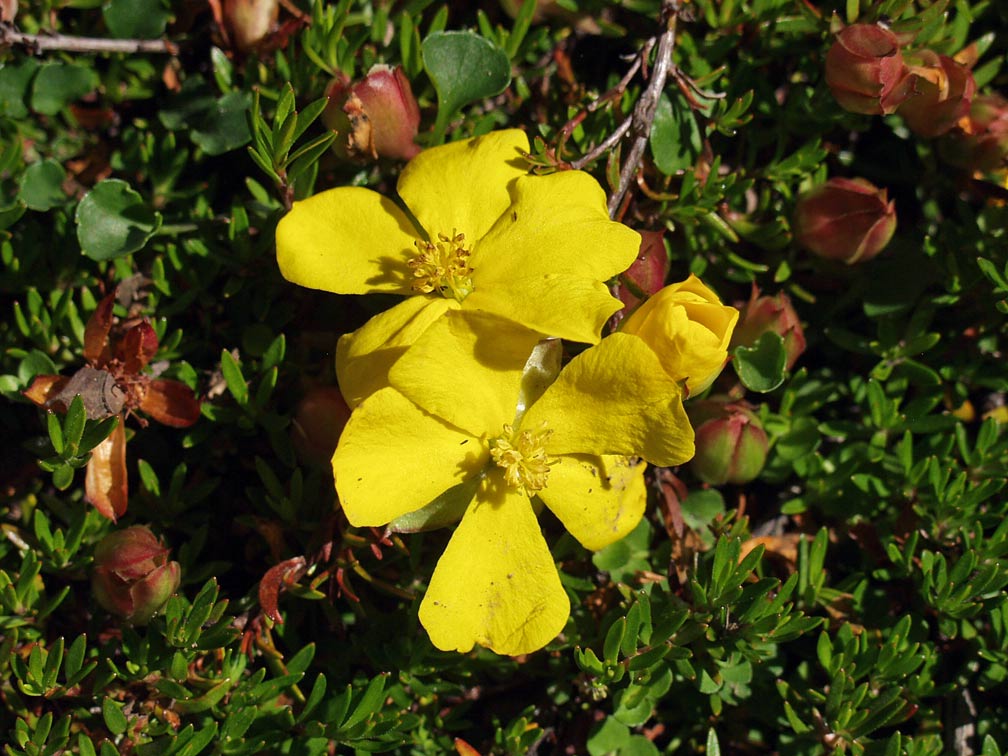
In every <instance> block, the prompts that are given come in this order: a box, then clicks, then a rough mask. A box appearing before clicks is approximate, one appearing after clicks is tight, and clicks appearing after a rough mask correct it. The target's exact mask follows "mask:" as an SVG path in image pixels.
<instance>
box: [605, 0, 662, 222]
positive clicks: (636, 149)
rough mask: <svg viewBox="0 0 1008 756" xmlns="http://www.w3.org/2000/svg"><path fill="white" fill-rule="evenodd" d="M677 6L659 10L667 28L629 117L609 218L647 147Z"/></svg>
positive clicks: (631, 179) (659, 94)
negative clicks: (626, 148)
mask: <svg viewBox="0 0 1008 756" xmlns="http://www.w3.org/2000/svg"><path fill="white" fill-rule="evenodd" d="M678 9H679V3H678V2H677V0H670V1H669V2H666V3H665V5H664V7H663V9H662V10H663V12H665V13H666V14H667V21H666V27H665V31H664V33H662V35H661V38H660V39H659V40H658V52H657V54H656V56H655V64H654V68H653V69H652V71H651V81H650V82H649V83H648V87H647V89H646V90H644V92H643V93H642V94H641V96H640V99H638V100H637V104H636V105H635V106H634V110H633V116H632V118H633V125H632V130H633V132H634V141H633V145H632V146H631V147H630V153H629V155H627V158H626V161H625V162H624V163H623V168H622V169H621V170H620V177H619V186H618V187H617V188H616V191H615V192H613V194H612V196H611V197H610V198H609V217H611V218H615V217H616V214H617V211H618V210H619V208H620V206H621V205H622V204H623V198H624V197H625V196H626V193H627V190H628V189H629V188H630V182H631V181H633V177H634V175H635V174H636V173H637V170H638V169H639V168H640V163H641V160H642V159H643V157H644V150H645V149H647V144H648V139H649V138H650V136H651V124H652V123H654V117H655V111H656V110H657V108H658V100H659V98H660V97H661V94H662V91H663V90H664V89H665V79H666V78H667V77H668V73H669V69H670V68H671V67H672V48H673V47H675V33H676V11H677V10H678Z"/></svg>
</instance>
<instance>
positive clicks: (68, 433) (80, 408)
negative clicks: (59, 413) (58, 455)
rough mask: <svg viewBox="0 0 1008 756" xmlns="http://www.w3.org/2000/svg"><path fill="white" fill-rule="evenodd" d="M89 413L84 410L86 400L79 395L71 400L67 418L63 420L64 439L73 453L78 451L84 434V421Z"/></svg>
mask: <svg viewBox="0 0 1008 756" xmlns="http://www.w3.org/2000/svg"><path fill="white" fill-rule="evenodd" d="M86 420H87V414H86V413H85V411H84V400H83V399H81V398H80V395H77V396H75V397H74V398H73V401H72V402H70V407H69V408H68V409H67V414H66V418H65V419H64V420H63V441H64V443H65V444H66V445H67V447H68V449H69V450H70V453H71V454H74V453H76V451H77V445H78V444H79V443H80V440H81V437H82V436H83V435H84V422H85V421H86Z"/></svg>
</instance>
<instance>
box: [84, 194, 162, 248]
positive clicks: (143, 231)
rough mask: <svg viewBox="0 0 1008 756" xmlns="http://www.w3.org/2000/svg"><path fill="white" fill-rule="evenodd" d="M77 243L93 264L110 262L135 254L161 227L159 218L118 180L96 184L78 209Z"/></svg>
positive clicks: (157, 214) (138, 196)
mask: <svg viewBox="0 0 1008 756" xmlns="http://www.w3.org/2000/svg"><path fill="white" fill-rule="evenodd" d="M75 221H76V223H77V240H78V241H79V242H80V245H81V250H82V251H83V252H84V254H85V255H87V256H88V257H90V258H91V259H92V260H112V259H114V258H116V257H122V256H123V255H128V254H129V253H130V252H136V251H137V250H138V249H141V248H142V247H143V246H144V244H146V243H147V241H148V239H150V238H151V237H152V236H153V235H154V234H155V233H156V232H157V230H158V229H159V228H160V227H161V214H160V213H156V212H154V211H153V210H151V209H150V208H148V207H147V206H146V205H145V204H144V202H143V199H142V198H141V197H140V195H139V194H137V193H136V192H135V191H133V189H132V188H130V185H129V184H127V183H126V182H125V181H121V180H119V179H105V180H104V181H100V182H98V183H97V184H95V186H94V188H93V189H92V190H91V191H90V192H88V193H87V194H85V195H84V199H82V200H81V201H80V204H79V205H77V214H76V217H75Z"/></svg>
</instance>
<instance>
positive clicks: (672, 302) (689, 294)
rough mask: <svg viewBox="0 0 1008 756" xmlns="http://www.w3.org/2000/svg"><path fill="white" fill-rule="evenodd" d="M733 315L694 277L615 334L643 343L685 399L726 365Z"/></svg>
mask: <svg viewBox="0 0 1008 756" xmlns="http://www.w3.org/2000/svg"><path fill="white" fill-rule="evenodd" d="M737 320H738V310H736V309H735V308H734V307H729V306H728V305H723V304H721V300H719V299H718V297H717V294H715V293H714V292H713V291H711V290H710V289H708V288H707V287H706V286H704V284H703V282H702V281H701V280H700V279H699V278H697V277H696V276H694V275H691V276H690V277H689V278H687V279H686V280H685V281H681V282H680V283H674V284H669V285H668V286H666V287H664V288H663V289H661V290H660V291H659V292H658V293H656V294H655V295H654V296H652V297H650V298H649V299H647V300H646V301H645V302H644V303H643V304H641V305H640V306H639V307H638V308H637V309H636V310H634V311H633V312H631V313H630V314H629V315H628V316H627V317H626V318H625V319H624V320H623V322H622V323H621V325H620V330H621V331H622V332H624V333H630V334H633V335H635V336H639V337H640V338H641V339H643V340H644V341H645V342H646V343H647V345H648V346H649V347H651V349H653V350H654V352H655V354H657V355H658V359H659V360H661V363H662V367H663V368H664V369H665V372H666V373H668V374H669V375H670V376H672V378H674V379H675V380H677V381H684V382H685V383H686V389H687V391H688V392H689V393H690V394H697V393H699V392H701V391H703V390H704V389H706V388H707V387H708V386H710V385H711V383H713V382H714V379H715V378H717V377H718V375H719V374H720V373H721V369H722V368H723V367H724V366H725V363H726V362H727V361H728V342H729V341H730V340H731V335H732V330H733V329H734V328H735V323H736V321H737Z"/></svg>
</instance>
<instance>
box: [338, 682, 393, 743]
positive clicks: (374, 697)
mask: <svg viewBox="0 0 1008 756" xmlns="http://www.w3.org/2000/svg"><path fill="white" fill-rule="evenodd" d="M385 680H386V676H385V675H378V677H375V678H373V679H372V680H371V682H369V683H368V686H367V688H365V689H364V693H363V694H362V695H361V697H360V700H359V701H358V702H357V707H356V708H355V709H354V710H353V713H352V714H351V715H350V716H349V717H347V720H346V721H345V722H344V723H343V724H342V729H344V730H349V729H350V728H351V727H354V726H356V725H359V724H360V723H361V722H363V721H365V720H366V719H368V718H369V717H371V716H372V715H373V714H374V713H375V712H376V711H378V709H379V707H380V706H381V703H382V701H383V700H384V691H385Z"/></svg>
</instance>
